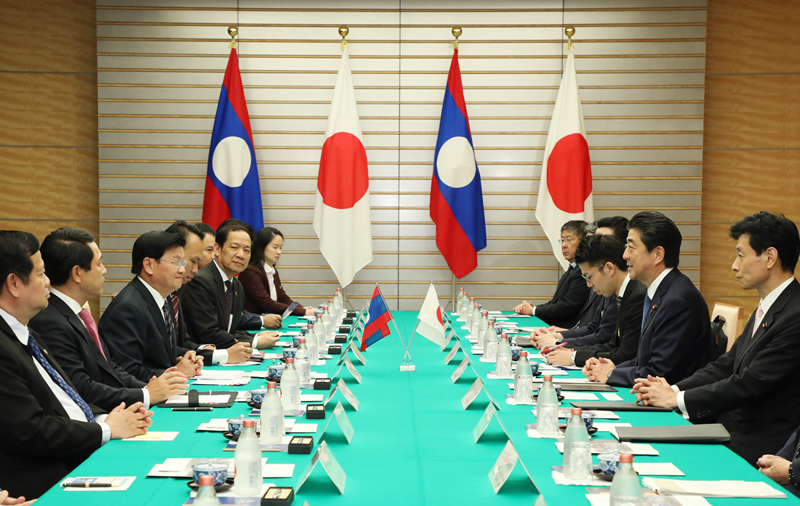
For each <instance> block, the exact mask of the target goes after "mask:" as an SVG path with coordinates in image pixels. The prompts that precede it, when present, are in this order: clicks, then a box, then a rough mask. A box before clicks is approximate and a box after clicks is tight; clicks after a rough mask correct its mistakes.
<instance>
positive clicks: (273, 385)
mask: <svg viewBox="0 0 800 506" xmlns="http://www.w3.org/2000/svg"><path fill="white" fill-rule="evenodd" d="M267 388H278V382H277V381H267Z"/></svg>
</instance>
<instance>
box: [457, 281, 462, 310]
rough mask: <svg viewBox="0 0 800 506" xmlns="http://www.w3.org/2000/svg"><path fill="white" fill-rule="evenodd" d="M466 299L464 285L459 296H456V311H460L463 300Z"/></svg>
mask: <svg viewBox="0 0 800 506" xmlns="http://www.w3.org/2000/svg"><path fill="white" fill-rule="evenodd" d="M462 300H464V287H463V286H462V287H461V291H460V292H458V297H457V298H456V312H458V311H459V310H460V308H461V301H462Z"/></svg>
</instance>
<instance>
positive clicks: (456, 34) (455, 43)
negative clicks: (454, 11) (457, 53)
mask: <svg viewBox="0 0 800 506" xmlns="http://www.w3.org/2000/svg"><path fill="white" fill-rule="evenodd" d="M450 33H452V34H453V37H455V38H456V40H455V41H453V47H454V48H456V49H458V38H459V37H461V34H462V33H463V30H461V27H460V26H454V27H453V29H452V30H451V31H450Z"/></svg>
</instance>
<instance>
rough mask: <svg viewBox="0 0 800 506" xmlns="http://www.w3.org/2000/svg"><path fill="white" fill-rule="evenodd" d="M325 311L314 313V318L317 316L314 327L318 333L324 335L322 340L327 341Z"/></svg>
mask: <svg viewBox="0 0 800 506" xmlns="http://www.w3.org/2000/svg"><path fill="white" fill-rule="evenodd" d="M322 313H323V311H322V310H321V309H320V310H319V311H314V316H316V318H317V320H316V321H315V322H314V326H315V327H316V328H317V330H316V331H317V332H319V333H321V334H322V339H323V340H324V339H325V336H327V335H328V326H327V325H326V324H325V320H324V319H323V318H322Z"/></svg>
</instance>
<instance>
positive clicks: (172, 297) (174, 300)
mask: <svg viewBox="0 0 800 506" xmlns="http://www.w3.org/2000/svg"><path fill="white" fill-rule="evenodd" d="M169 298H170V300H171V301H172V314H174V315H175V330H178V329H179V328H180V327H179V325H180V322H179V320H180V315H179V314H178V291H177V290H175V291H174V292H172V293H171V294H169Z"/></svg>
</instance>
